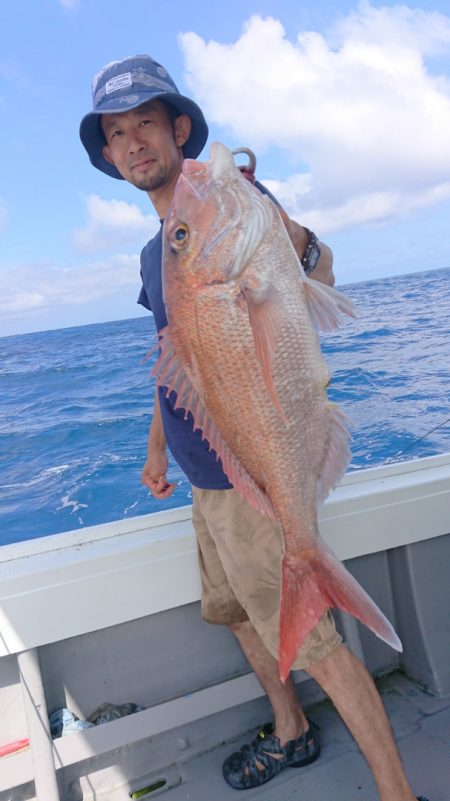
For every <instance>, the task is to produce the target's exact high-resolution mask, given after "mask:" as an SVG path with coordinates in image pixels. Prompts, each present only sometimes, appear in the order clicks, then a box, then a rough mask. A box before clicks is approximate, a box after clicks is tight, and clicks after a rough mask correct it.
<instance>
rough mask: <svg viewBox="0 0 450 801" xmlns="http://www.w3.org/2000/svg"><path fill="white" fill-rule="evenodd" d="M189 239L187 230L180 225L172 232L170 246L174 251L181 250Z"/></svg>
mask: <svg viewBox="0 0 450 801" xmlns="http://www.w3.org/2000/svg"><path fill="white" fill-rule="evenodd" d="M188 237H189V229H188V227H187V225H184V223H180V224H179V225H178V226H177V227H176V228H175V231H174V234H173V238H172V245H173V247H174V248H175V249H176V250H180V249H181V248H183V247H184V246H185V245H186V243H187V240H188Z"/></svg>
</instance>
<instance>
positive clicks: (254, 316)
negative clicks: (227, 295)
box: [241, 282, 286, 419]
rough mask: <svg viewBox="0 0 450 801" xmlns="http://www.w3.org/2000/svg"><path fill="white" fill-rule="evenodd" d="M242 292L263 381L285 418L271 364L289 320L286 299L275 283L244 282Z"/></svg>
mask: <svg viewBox="0 0 450 801" xmlns="http://www.w3.org/2000/svg"><path fill="white" fill-rule="evenodd" d="M241 292H242V294H243V296H244V298H245V300H246V303H247V309H248V316H249V320H250V325H251V327H252V333H253V341H254V343H255V352H256V357H257V359H258V362H259V364H260V367H261V370H262V374H263V378H264V383H265V385H266V387H267V390H268V392H269V395H270V397H271V399H272V401H273V403H274V405H275V406H276V408H277V409H278V411H279V412H280V414H281V415H282V417H284V418H285V419H286V416H285V414H284V411H283V409H282V407H281V404H280V401H279V398H278V396H277V393H276V391H275V387H274V385H273V379H272V364H273V360H274V356H275V352H276V347H277V341H278V336H279V333H280V330H281V326H282V325H283V323H284V322H285V320H286V311H285V308H284V305H283V302H282V300H281V298H280V295H279V293H278V292H277V290H276V289H275V287H274V286H273V284H271V283H269V282H266V283H261V284H259V286H257V287H251V286H248V285H246V284H241Z"/></svg>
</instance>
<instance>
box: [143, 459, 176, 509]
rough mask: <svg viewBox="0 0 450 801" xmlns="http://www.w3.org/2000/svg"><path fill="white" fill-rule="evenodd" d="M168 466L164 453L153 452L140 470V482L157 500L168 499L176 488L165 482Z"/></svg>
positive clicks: (174, 485)
mask: <svg viewBox="0 0 450 801" xmlns="http://www.w3.org/2000/svg"><path fill="white" fill-rule="evenodd" d="M168 466H169V460H168V458H167V453H166V451H158V450H155V451H153V452H152V453H150V454H149V456H148V459H147V461H146V463H145V464H144V467H143V468H142V475H141V481H142V483H143V484H145V486H146V487H148V489H149V490H150V492H151V493H152V495H153V497H154V498H157V499H158V500H163V499H164V498H169V497H170V496H171V495H172V492H173V491H174V489H175V487H176V486H177V485H176V484H171V483H170V482H169V481H167V478H166V473H167V469H168Z"/></svg>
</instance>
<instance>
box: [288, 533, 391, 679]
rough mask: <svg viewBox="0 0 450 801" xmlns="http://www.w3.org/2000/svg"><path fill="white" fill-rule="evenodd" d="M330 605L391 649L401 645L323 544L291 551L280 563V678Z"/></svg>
mask: <svg viewBox="0 0 450 801" xmlns="http://www.w3.org/2000/svg"><path fill="white" fill-rule="evenodd" d="M332 607H334V608H336V609H342V610H343V611H344V612H349V613H350V614H351V615H354V617H357V618H358V620H360V621H361V622H362V623H364V625H366V626H367V627H368V628H369V629H371V631H373V632H374V634H376V635H377V637H379V638H380V639H381V640H383V641H384V642H386V643H387V644H388V645H390V646H391V648H394V649H395V650H397V651H401V650H402V644H401V642H400V640H399V638H398V637H397V634H396V633H395V631H394V629H393V627H392V625H391V624H390V622H389V621H388V619H387V618H386V617H385V615H384V614H383V612H382V611H381V610H380V609H379V608H378V606H377V605H376V604H375V603H374V601H372V599H371V598H370V597H369V595H368V594H367V593H366V591H365V590H363V588H362V587H361V586H360V585H359V584H358V582H357V581H356V579H355V578H353V576H352V575H351V574H350V573H349V572H348V570H346V568H345V567H344V565H343V564H341V562H339V560H338V559H337V558H336V557H335V556H334V554H333V553H332V552H331V551H330V550H329V549H328V548H326V546H325V545H324V547H323V550H322V548H320V549H319V548H311V549H310V550H308V551H299V552H298V554H294V555H293V554H292V553H291V554H290V556H289V557H287V556H285V557H284V559H283V566H282V583H281V607H280V640H279V648H278V669H279V674H280V678H281V680H282V681H283V682H285V681H286V679H287V677H288V675H289V671H290V669H291V666H292V664H293V662H294V661H295V659H296V657H297V654H298V650H299V648H300V646H301V645H302V644H303V643H304V641H305V639H306V637H307V636H308V634H309V633H310V632H311V631H312V629H313V628H314V626H315V625H316V624H317V623H318V621H319V620H320V618H321V617H322V615H323V614H324V612H326V610H327V609H329V608H332Z"/></svg>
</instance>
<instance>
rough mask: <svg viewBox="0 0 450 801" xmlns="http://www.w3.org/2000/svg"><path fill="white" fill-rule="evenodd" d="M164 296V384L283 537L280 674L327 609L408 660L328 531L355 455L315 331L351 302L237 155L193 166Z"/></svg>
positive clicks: (215, 154) (173, 230)
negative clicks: (312, 271) (321, 510)
mask: <svg viewBox="0 0 450 801" xmlns="http://www.w3.org/2000/svg"><path fill="white" fill-rule="evenodd" d="M163 288H164V300H165V304H166V309H167V317H168V321H169V324H168V327H167V328H166V329H165V330H164V332H163V334H162V338H161V355H160V358H159V360H158V363H157V366H156V369H155V373H156V374H157V376H158V383H159V384H160V385H161V386H166V387H168V390H175V392H176V393H177V396H178V406H179V407H181V408H184V409H186V410H187V411H191V412H192V414H193V416H194V420H195V426H196V428H200V429H201V431H202V432H203V436H204V438H205V439H206V440H207V441H208V443H209V445H210V447H211V448H213V449H214V450H215V452H216V453H217V456H218V458H220V460H221V462H222V465H223V469H224V471H225V473H226V475H227V476H228V478H229V480H230V482H231V483H232V484H233V485H234V487H235V488H236V490H238V491H239V492H240V493H241V494H242V495H243V496H244V497H245V498H246V499H247V500H248V502H249V503H250V504H252V505H253V506H254V507H255V508H256V509H258V510H260V511H261V512H262V513H263V514H266V515H269V516H270V517H271V518H272V519H273V520H274V521H276V522H277V523H278V525H279V526H280V528H281V530H282V533H283V537H284V558H283V563H282V585H281V586H282V591H281V605H280V636H279V657H278V663H279V671H280V676H281V678H282V679H283V680H285V679H286V677H287V675H288V673H289V669H290V667H291V665H292V663H293V661H294V659H295V656H296V654H297V651H298V649H299V647H300V645H301V644H302V642H303V641H304V639H305V638H306V636H307V635H308V633H309V632H310V631H311V629H312V628H313V626H314V625H315V624H316V623H317V621H318V620H319V618H320V617H321V615H322V614H323V612H324V611H325V610H326V609H327V608H328V607H338V608H340V609H343V610H345V611H347V612H350V613H351V614H353V615H355V616H356V617H358V618H359V619H360V620H361V621H362V622H363V623H365V624H366V625H367V626H369V628H371V629H372V630H373V631H374V632H375V633H376V634H377V635H378V636H379V637H381V638H382V639H383V640H385V641H386V642H387V643H389V644H390V645H391V646H392V647H394V648H396V649H398V650H401V644H400V641H399V639H398V637H397V635H396V634H395V632H394V630H393V628H392V626H391V625H390V623H389V622H388V621H387V620H386V618H385V617H384V615H383V614H382V612H381V611H380V610H379V609H378V607H377V606H376V605H375V604H374V603H373V601H372V600H371V599H370V598H369V596H368V595H367V594H366V593H365V591H364V590H363V589H362V588H361V587H360V585H359V584H358V583H357V581H356V580H355V579H354V578H353V577H352V576H351V575H350V573H348V572H347V571H346V569H345V568H344V566H343V565H342V564H341V563H340V562H339V561H338V560H337V559H336V557H335V556H334V555H333V554H332V553H331V552H330V550H329V549H328V547H327V546H326V545H325V544H324V542H323V541H322V540H321V538H320V535H319V531H318V525H317V507H318V504H319V503H320V502H321V501H322V500H323V499H324V498H325V497H326V495H327V494H328V492H329V491H330V489H331V488H332V487H334V486H335V484H336V482H337V481H338V480H339V478H340V477H341V476H342V474H343V472H344V471H345V468H346V465H347V463H348V459H349V449H348V433H347V427H346V420H345V417H344V415H343V414H342V412H341V411H340V410H339V408H338V407H337V406H336V405H335V404H333V403H331V402H330V401H329V400H328V398H327V385H328V382H329V373H328V369H327V366H326V364H325V362H324V359H323V357H322V355H321V351H320V346H319V343H318V337H317V334H316V328H321V329H323V330H332V329H333V328H335V327H336V326H338V325H340V324H341V323H342V321H343V315H353V308H352V305H351V303H350V301H349V300H348V299H347V298H345V297H344V296H343V295H341V294H339V293H338V292H336V291H335V290H333V289H330V288H329V287H326V286H324V285H323V284H320V283H319V282H317V281H312V280H310V279H308V278H307V277H306V276H305V274H304V272H303V269H302V268H301V265H300V263H299V260H298V257H297V255H296V253H295V251H294V249H293V247H292V244H291V241H290V239H289V237H288V235H287V232H286V229H285V226H284V225H283V222H282V220H281V217H280V215H279V212H278V210H277V208H276V206H275V205H274V204H273V202H272V201H271V200H270V199H269V198H267V197H265V196H263V195H262V194H261V193H260V192H259V191H258V190H257V189H255V188H254V187H253V186H252V185H251V184H250V183H249V182H248V181H246V180H245V179H244V178H243V177H242V175H241V173H240V171H239V170H238V168H237V167H236V165H235V163H234V160H233V156H232V154H231V152H230V151H229V150H228V149H227V148H226V147H225V146H224V145H221V144H219V143H216V144H214V145H213V146H212V148H211V159H210V161H208V162H205V163H202V162H196V161H192V160H186V161H185V162H184V164H183V171H182V174H181V175H180V178H179V180H178V183H177V187H176V190H175V195H174V198H173V201H172V204H171V207H170V209H169V212H168V214H167V216H166V221H165V224H164V256H163Z"/></svg>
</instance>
